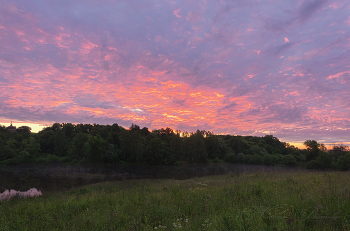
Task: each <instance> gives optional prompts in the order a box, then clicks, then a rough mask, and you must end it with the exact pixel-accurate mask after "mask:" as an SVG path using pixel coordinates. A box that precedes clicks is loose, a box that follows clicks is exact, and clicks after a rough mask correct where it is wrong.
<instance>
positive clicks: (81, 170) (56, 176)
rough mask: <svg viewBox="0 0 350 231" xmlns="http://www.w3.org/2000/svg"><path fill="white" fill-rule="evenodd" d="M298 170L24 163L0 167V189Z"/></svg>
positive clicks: (49, 188)
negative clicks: (22, 164) (23, 164)
mask: <svg viewBox="0 0 350 231" xmlns="http://www.w3.org/2000/svg"><path fill="white" fill-rule="evenodd" d="M282 170H283V171H286V170H288V171H300V169H299V168H288V169H287V168H282V167H269V166H259V165H242V164H195V165H179V166H164V165H156V166H150V165H122V164H116V165H66V164H51V165H25V166H11V167H0V192H2V191H4V190H5V189H16V190H19V191H25V190H28V189H29V188H37V189H39V190H42V191H43V192H45V191H57V190H66V189H70V188H73V187H79V186H82V185H87V184H92V183H97V182H101V181H111V180H125V179H141V178H152V179H161V178H162V179H178V180H184V179H189V178H193V177H201V176H209V175H219V174H229V173H234V174H242V173H250V172H278V171H282Z"/></svg>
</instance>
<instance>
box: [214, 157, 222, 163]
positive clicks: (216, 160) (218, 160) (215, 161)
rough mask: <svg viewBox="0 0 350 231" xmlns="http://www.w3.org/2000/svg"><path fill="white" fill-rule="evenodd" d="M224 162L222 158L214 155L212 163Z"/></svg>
mask: <svg viewBox="0 0 350 231" xmlns="http://www.w3.org/2000/svg"><path fill="white" fill-rule="evenodd" d="M222 162H224V161H223V160H220V159H219V158H218V157H215V159H214V160H213V163H222Z"/></svg>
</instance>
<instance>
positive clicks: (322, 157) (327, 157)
mask: <svg viewBox="0 0 350 231" xmlns="http://www.w3.org/2000/svg"><path fill="white" fill-rule="evenodd" d="M316 161H317V163H318V167H319V168H320V169H327V168H330V167H331V166H332V161H333V156H332V154H330V153H328V152H320V154H319V156H318V157H317V158H316Z"/></svg>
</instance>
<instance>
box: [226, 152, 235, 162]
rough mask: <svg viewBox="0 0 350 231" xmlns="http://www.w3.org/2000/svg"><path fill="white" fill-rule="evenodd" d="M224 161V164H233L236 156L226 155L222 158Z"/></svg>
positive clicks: (233, 154) (231, 153) (232, 154)
mask: <svg viewBox="0 0 350 231" xmlns="http://www.w3.org/2000/svg"><path fill="white" fill-rule="evenodd" d="M224 160H225V161H226V162H230V163H235V162H236V154H235V153H233V152H230V153H226V154H225V156H224Z"/></svg>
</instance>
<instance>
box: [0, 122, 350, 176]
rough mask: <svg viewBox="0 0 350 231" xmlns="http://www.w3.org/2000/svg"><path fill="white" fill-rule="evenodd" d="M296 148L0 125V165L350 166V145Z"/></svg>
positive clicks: (201, 134)
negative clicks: (35, 131)
mask: <svg viewBox="0 0 350 231" xmlns="http://www.w3.org/2000/svg"><path fill="white" fill-rule="evenodd" d="M304 145H305V147H306V149H298V148H297V147H294V146H293V145H290V144H289V143H285V142H281V141H280V140H279V139H278V138H276V137H274V136H272V135H265V136H264V137H256V136H239V135H215V134H213V133H212V132H210V131H204V130H203V131H200V130H197V131H196V132H193V133H188V132H180V131H174V130H172V129H171V128H165V129H164V128H161V129H159V130H152V131H149V129H148V128H146V127H144V128H140V127H139V126H138V125H136V124H132V125H131V126H130V128H129V129H125V128H123V127H122V126H119V125H118V124H116V123H115V124H113V125H99V124H76V125H75V124H71V123H54V124H53V125H52V126H50V127H46V128H44V129H43V130H42V131H40V132H38V133H32V132H31V128H30V127H28V126H22V127H19V128H17V129H16V130H15V131H13V132H11V131H9V130H8V129H6V127H5V126H0V165H16V164H27V163H39V164H46V163H55V162H60V163H72V164H75V163H130V164H132V163H141V164H150V165H178V164H192V163H210V162H211V163H221V162H229V163H247V164H257V165H269V166H274V165H280V166H300V167H306V168H309V169H339V170H343V171H345V170H348V169H349V168H350V151H349V147H347V146H342V145H335V146H333V147H332V149H329V150H327V149H326V147H325V145H324V144H321V143H318V142H317V141H315V140H306V141H305V142H304Z"/></svg>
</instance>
